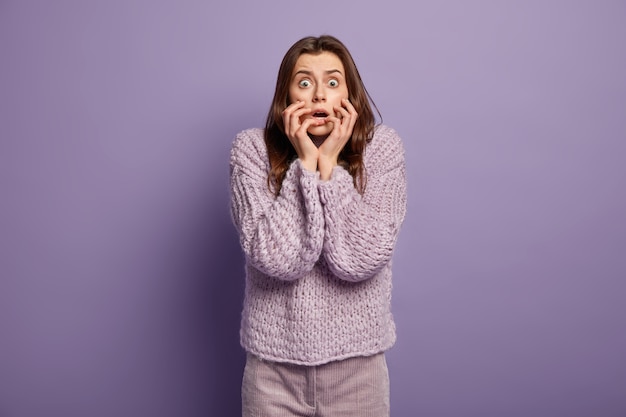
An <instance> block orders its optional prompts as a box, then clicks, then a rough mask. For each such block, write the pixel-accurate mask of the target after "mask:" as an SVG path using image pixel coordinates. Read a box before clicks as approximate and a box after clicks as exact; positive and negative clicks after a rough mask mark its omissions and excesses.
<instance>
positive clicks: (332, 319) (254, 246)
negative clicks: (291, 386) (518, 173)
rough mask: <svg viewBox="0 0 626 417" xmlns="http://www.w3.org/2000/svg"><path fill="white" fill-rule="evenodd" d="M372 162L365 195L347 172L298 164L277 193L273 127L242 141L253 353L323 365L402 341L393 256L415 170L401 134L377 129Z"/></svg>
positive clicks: (234, 176)
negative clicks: (268, 138)
mask: <svg viewBox="0 0 626 417" xmlns="http://www.w3.org/2000/svg"><path fill="white" fill-rule="evenodd" d="M364 163H365V169H366V175H367V185H366V189H365V193H364V194H363V195H361V194H359V193H358V191H357V190H356V188H355V187H354V183H353V180H352V176H351V175H350V174H349V173H348V172H347V171H346V170H345V169H344V168H342V167H340V166H337V167H335V168H334V169H333V172H332V175H331V178H330V180H328V181H322V180H321V179H320V178H319V173H315V172H310V171H308V170H306V169H304V168H303V167H302V165H301V164H300V161H299V160H298V159H296V160H295V161H294V162H293V163H292V164H291V165H290V167H289V169H288V171H287V174H286V176H285V179H284V181H283V185H282V188H281V191H280V194H279V195H278V196H275V195H274V194H273V193H272V192H271V191H270V190H269V188H268V186H267V175H268V171H269V161H268V158H267V150H266V147H265V142H264V140H263V130H262V129H249V130H245V131H243V132H241V133H239V134H238V135H237V137H236V138H235V141H234V143H233V147H232V150H231V158H230V172H231V212H232V218H233V222H234V224H235V227H236V228H237V230H238V232H239V236H240V241H241V246H242V248H243V251H244V253H245V257H246V293H245V299H244V307H243V312H242V321H241V344H242V346H243V347H244V349H246V351H248V352H250V353H252V354H254V355H256V356H258V357H260V358H262V359H266V360H272V361H277V362H290V363H296V364H302V365H319V364H323V363H326V362H330V361H333V360H339V359H345V358H349V357H353V356H367V355H372V354H375V353H379V352H382V351H385V350H387V349H388V348H390V347H391V346H392V345H393V343H394V342H395V339H396V333H395V325H394V322H393V317H392V314H391V308H390V302H391V258H392V254H393V248H394V245H395V242H396V238H397V236H398V232H399V229H400V225H401V224H402V221H403V219H404V215H405V212H406V172H405V165H404V150H403V147H402V142H401V140H400V138H399V137H398V135H397V134H396V132H395V131H394V130H393V129H391V128H389V127H386V126H378V127H377V128H376V131H375V134H374V138H373V139H372V141H371V142H370V143H369V144H368V145H367V147H366V150H365V154H364Z"/></svg>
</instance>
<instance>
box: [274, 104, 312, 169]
mask: <svg viewBox="0 0 626 417" xmlns="http://www.w3.org/2000/svg"><path fill="white" fill-rule="evenodd" d="M308 113H311V109H309V108H306V107H304V102H303V101H296V102H295V103H292V104H291V105H289V106H288V107H287V108H286V109H285V110H283V124H284V126H285V134H286V135H287V137H288V138H289V141H290V142H291V145H292V146H293V147H294V149H295V150H296V153H297V154H298V158H300V161H301V162H302V166H303V167H304V168H305V169H308V170H309V171H313V172H315V170H317V163H318V158H319V151H318V149H317V146H315V144H314V143H313V141H312V140H311V138H310V137H309V135H308V134H307V130H308V129H309V126H311V125H313V124H320V123H321V122H320V121H318V120H315V119H312V118H309V119H305V120H304V122H300V118H301V117H302V116H304V115H306V114H308Z"/></svg>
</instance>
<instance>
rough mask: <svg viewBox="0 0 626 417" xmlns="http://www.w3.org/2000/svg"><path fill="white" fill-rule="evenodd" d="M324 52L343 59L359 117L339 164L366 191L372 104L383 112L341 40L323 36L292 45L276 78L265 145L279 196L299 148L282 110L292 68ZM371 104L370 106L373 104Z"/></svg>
mask: <svg viewBox="0 0 626 417" xmlns="http://www.w3.org/2000/svg"><path fill="white" fill-rule="evenodd" d="M322 52H331V53H333V54H335V55H337V57H338V58H339V59H340V60H341V62H342V64H343V66H344V69H345V71H346V82H347V87H348V95H349V100H350V102H351V103H352V105H353V106H354V108H355V110H356V112H357V113H358V115H359V117H358V118H357V120H356V124H355V125H354V129H353V130H352V136H351V138H350V140H348V143H347V144H346V146H345V147H344V148H343V149H342V151H341V153H340V155H339V163H340V164H341V165H342V166H343V167H344V168H346V169H347V170H348V172H349V173H350V175H352V178H353V179H354V185H355V187H356V188H357V190H358V191H359V192H360V193H363V191H364V190H365V183H366V178H365V167H364V165H363V151H364V150H365V146H366V144H367V143H368V142H369V141H371V140H372V135H373V133H374V126H375V118H374V113H373V111H372V106H374V108H375V109H376V112H377V113H378V115H379V116H380V112H379V111H378V109H377V108H376V105H375V104H374V102H373V101H372V99H371V97H370V95H369V93H368V92H367V90H366V89H365V85H363V81H362V80H361V76H360V75H359V71H358V70H357V68H356V65H355V63H354V60H353V59H352V55H350V52H349V51H348V48H346V47H345V45H344V44H343V43H341V41H339V39H337V38H335V37H333V36H329V35H323V36H320V37H313V36H309V37H306V38H302V39H300V40H299V41H298V42H296V43H295V44H293V45H292V46H291V48H289V50H288V51H287V53H286V54H285V56H284V58H283V61H282V63H281V64H280V69H279V70H278V78H277V80H276V90H275V92H274V99H273V100H272V105H271V107H270V111H269V113H268V115H267V122H266V124H265V145H266V146H267V154H268V157H269V162H270V172H269V175H268V179H267V180H268V185H269V187H270V189H273V190H274V193H275V194H276V195H278V193H279V192H280V188H281V186H282V183H283V179H284V178H285V174H286V172H287V169H288V168H289V165H290V164H291V162H292V161H293V160H294V159H295V158H296V157H297V154H296V151H295V149H294V148H293V146H292V145H291V142H290V141H289V139H288V138H287V135H286V134H285V128H284V125H283V118H282V112H283V110H285V108H286V107H287V106H288V105H289V104H290V103H289V85H290V83H291V77H292V73H293V69H294V67H295V65H296V62H297V61H298V58H299V57H300V55H302V54H312V55H317V54H320V53H322ZM370 103H371V105H370Z"/></svg>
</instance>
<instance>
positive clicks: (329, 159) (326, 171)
mask: <svg viewBox="0 0 626 417" xmlns="http://www.w3.org/2000/svg"><path fill="white" fill-rule="evenodd" d="M341 102H342V106H341V107H334V110H335V111H336V112H337V113H339V114H340V115H341V118H339V117H336V116H328V117H327V118H326V119H327V121H329V122H333V130H332V131H331V132H330V134H329V135H328V137H327V138H326V140H325V141H324V143H322V145H321V146H320V147H319V158H318V162H317V167H318V169H319V171H320V177H321V178H322V179H323V180H328V179H330V174H331V172H332V170H333V168H334V167H335V166H336V165H337V160H338V159H339V153H341V150H342V149H343V148H344V146H346V143H348V140H350V137H351V136H352V130H353V129H354V124H355V123H356V119H357V118H358V117H359V115H358V113H357V112H356V110H355V109H354V106H352V103H350V101H349V100H348V99H343V100H342V101H341Z"/></svg>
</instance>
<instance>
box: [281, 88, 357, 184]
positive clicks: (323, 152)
mask: <svg viewBox="0 0 626 417" xmlns="http://www.w3.org/2000/svg"><path fill="white" fill-rule="evenodd" d="M342 105H343V106H342V107H338V106H335V107H333V110H335V112H336V114H339V115H340V116H341V117H336V116H328V117H326V118H324V119H312V118H309V119H305V120H304V121H303V122H300V118H301V117H302V116H304V115H307V114H309V113H311V109H310V108H306V107H304V102H302V101H297V102H295V103H293V104H291V105H289V106H288V107H287V108H286V109H285V110H284V111H283V114H282V115H283V124H284V126H285V133H286V135H287V137H288V138H289V141H290V142H291V144H292V146H293V147H294V149H295V150H296V153H297V155H298V158H300V161H301V163H302V166H303V167H304V168H305V169H307V170H309V171H316V170H319V171H320V177H321V179H322V180H328V179H330V175H331V173H332V170H333V168H334V167H335V166H336V165H337V160H338V158H339V153H340V152H341V150H342V149H343V147H344V146H345V145H346V143H347V142H348V140H349V139H350V136H352V130H353V129H354V124H355V123H356V119H357V118H358V114H357V112H356V110H355V109H354V107H353V106H352V104H351V103H350V102H349V101H348V100H347V99H343V100H342ZM329 122H331V123H333V129H332V131H331V132H330V134H329V135H328V137H327V138H326V139H325V140H324V142H323V143H322V145H321V146H320V147H319V149H318V148H317V146H315V144H314V143H313V141H312V140H311V138H310V137H309V135H308V133H307V130H308V129H309V127H310V126H314V125H323V124H325V123H329Z"/></svg>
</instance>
